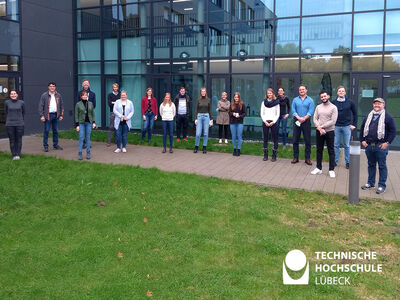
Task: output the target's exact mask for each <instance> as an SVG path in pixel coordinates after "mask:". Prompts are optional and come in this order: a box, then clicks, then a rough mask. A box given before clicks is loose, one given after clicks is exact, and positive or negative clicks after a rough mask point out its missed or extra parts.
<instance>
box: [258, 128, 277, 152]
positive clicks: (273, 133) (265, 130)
mask: <svg viewBox="0 0 400 300" xmlns="http://www.w3.org/2000/svg"><path fill="white" fill-rule="evenodd" d="M262 128H263V133H264V149H268V138H269V132H270V131H271V138H272V142H273V143H274V148H273V150H278V129H279V127H278V124H277V123H275V124H274V125H272V126H271V127H268V126H267V125H265V123H263V124H262Z"/></svg>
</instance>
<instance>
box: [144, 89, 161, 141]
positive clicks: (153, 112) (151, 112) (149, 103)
mask: <svg viewBox="0 0 400 300" xmlns="http://www.w3.org/2000/svg"><path fill="white" fill-rule="evenodd" d="M141 110H142V116H143V129H142V142H144V138H145V137H146V132H147V133H148V134H147V141H148V142H149V143H150V140H151V134H152V133H153V127H154V121H155V120H157V115H158V110H157V100H156V98H154V96H153V89H152V88H147V89H146V95H145V96H144V97H143V98H142V104H141Z"/></svg>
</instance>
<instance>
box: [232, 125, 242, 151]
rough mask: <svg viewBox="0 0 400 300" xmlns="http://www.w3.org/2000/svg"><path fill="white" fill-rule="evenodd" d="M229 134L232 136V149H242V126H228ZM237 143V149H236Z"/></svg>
mask: <svg viewBox="0 0 400 300" xmlns="http://www.w3.org/2000/svg"><path fill="white" fill-rule="evenodd" d="M230 128H231V134H232V144H233V149H239V150H240V148H241V147H242V142H243V140H242V134H243V124H230ZM236 141H237V147H236Z"/></svg>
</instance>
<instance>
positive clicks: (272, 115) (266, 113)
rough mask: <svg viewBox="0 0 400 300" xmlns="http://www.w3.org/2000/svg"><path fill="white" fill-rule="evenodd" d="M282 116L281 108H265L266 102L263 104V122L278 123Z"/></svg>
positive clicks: (276, 106) (261, 111)
mask: <svg viewBox="0 0 400 300" xmlns="http://www.w3.org/2000/svg"><path fill="white" fill-rule="evenodd" d="M279 115H280V106H279V104H278V105H275V106H273V107H265V105H264V101H263V102H261V109H260V116H261V119H262V120H263V122H264V123H265V121H267V120H269V121H272V122H274V123H276V122H277V121H278V119H279Z"/></svg>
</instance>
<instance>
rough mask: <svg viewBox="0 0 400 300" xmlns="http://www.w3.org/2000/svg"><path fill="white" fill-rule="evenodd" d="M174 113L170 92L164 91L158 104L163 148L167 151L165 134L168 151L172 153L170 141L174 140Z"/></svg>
mask: <svg viewBox="0 0 400 300" xmlns="http://www.w3.org/2000/svg"><path fill="white" fill-rule="evenodd" d="M175 115H176V108H175V104H174V103H172V101H171V94H170V93H165V96H164V101H163V102H162V103H161V105H160V116H161V120H162V127H163V150H162V153H165V152H167V134H168V135H169V153H173V152H174V151H173V150H172V143H173V140H174V135H173V134H174V117H175Z"/></svg>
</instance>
